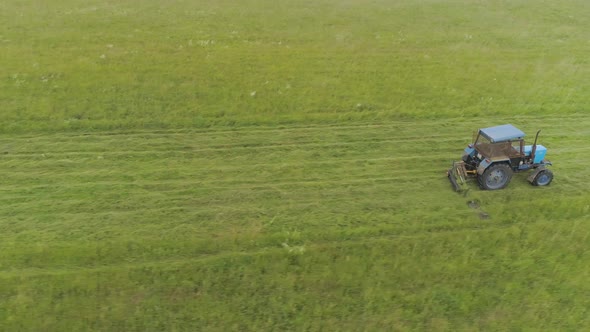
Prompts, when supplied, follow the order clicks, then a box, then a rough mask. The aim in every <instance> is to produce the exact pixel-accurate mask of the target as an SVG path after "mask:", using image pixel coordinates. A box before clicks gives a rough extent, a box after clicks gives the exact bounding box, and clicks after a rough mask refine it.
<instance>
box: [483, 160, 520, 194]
mask: <svg viewBox="0 0 590 332" xmlns="http://www.w3.org/2000/svg"><path fill="white" fill-rule="evenodd" d="M510 179H512V169H511V168H510V166H508V165H507V164H495V165H492V166H490V167H488V168H487V169H486V170H485V171H484V172H483V174H482V175H479V176H478V177H477V180H478V182H479V186H480V187H481V188H482V189H485V190H498V189H502V188H505V187H506V186H507V185H508V183H510Z"/></svg>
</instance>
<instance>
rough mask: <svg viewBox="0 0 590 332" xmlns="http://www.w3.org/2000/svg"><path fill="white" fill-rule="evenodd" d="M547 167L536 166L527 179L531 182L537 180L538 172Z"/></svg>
mask: <svg viewBox="0 0 590 332" xmlns="http://www.w3.org/2000/svg"><path fill="white" fill-rule="evenodd" d="M546 169H547V168H545V167H544V166H541V167H537V168H535V170H534V171H533V172H532V173H531V175H529V177H528V178H527V181H528V182H530V183H533V181H535V177H536V176H537V174H539V173H541V171H544V170H546Z"/></svg>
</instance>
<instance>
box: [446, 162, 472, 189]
mask: <svg viewBox="0 0 590 332" xmlns="http://www.w3.org/2000/svg"><path fill="white" fill-rule="evenodd" d="M447 176H448V177H449V181H451V185H453V189H455V191H457V192H462V191H464V190H467V189H468V187H467V169H465V162H463V161H454V162H453V167H451V169H449V170H448V171H447Z"/></svg>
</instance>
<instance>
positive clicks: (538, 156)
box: [447, 124, 553, 191]
mask: <svg viewBox="0 0 590 332" xmlns="http://www.w3.org/2000/svg"><path fill="white" fill-rule="evenodd" d="M539 132H540V130H539V131H538V132H537V135H536V136H535V141H534V143H533V145H525V141H524V137H525V134H524V132H522V131H521V130H520V129H518V128H516V127H514V126H513V125H511V124H505V125H501V126H495V127H489V128H483V129H480V130H479V131H478V133H477V135H476V136H475V138H474V140H473V143H471V144H469V145H468V146H467V148H465V150H464V152H463V157H462V158H461V159H462V161H461V162H455V163H453V167H452V168H451V169H450V170H449V172H447V173H448V175H449V178H450V179H451V183H453V186H454V187H455V189H456V190H458V191H459V190H460V189H461V184H462V183H464V182H465V179H466V178H467V177H469V176H475V177H477V179H478V182H479V184H480V186H481V187H482V188H483V189H488V190H494V189H501V188H504V187H505V186H507V185H508V183H509V182H510V179H511V177H512V173H513V172H520V171H526V170H529V169H535V171H534V172H533V174H532V175H531V177H529V181H530V182H531V183H532V184H533V185H537V186H544V185H548V184H549V183H550V182H551V180H552V179H553V173H551V171H549V170H547V169H546V168H545V167H546V166H549V165H551V163H550V162H549V161H547V160H545V155H546V153H547V149H546V148H545V147H544V146H542V145H537V139H538V138H539ZM541 175H543V176H541Z"/></svg>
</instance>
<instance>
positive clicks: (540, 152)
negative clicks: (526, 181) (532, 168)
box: [524, 144, 547, 164]
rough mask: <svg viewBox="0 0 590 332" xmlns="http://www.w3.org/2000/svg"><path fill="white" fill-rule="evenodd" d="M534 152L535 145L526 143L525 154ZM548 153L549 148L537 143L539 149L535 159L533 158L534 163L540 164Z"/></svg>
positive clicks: (528, 154)
mask: <svg viewBox="0 0 590 332" xmlns="http://www.w3.org/2000/svg"><path fill="white" fill-rule="evenodd" d="M531 153H533V146H532V145H525V146H524V154H525V155H526V156H527V157H528V156H530V155H531ZM546 154H547V148H546V147H544V146H542V145H541V144H537V150H536V151H535V159H534V160H533V164H538V163H540V162H541V161H543V159H545V155H546Z"/></svg>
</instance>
